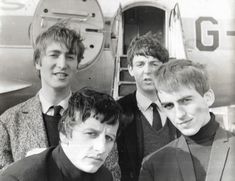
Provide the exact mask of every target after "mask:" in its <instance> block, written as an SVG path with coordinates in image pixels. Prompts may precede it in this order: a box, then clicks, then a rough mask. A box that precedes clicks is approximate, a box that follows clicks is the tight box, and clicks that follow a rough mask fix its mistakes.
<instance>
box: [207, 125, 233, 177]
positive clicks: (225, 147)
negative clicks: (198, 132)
mask: <svg viewBox="0 0 235 181" xmlns="http://www.w3.org/2000/svg"><path fill="white" fill-rule="evenodd" d="M228 151H229V140H228V136H227V133H226V131H224V130H223V129H222V128H221V127H219V129H218V130H217V132H216V135H215V138H214V142H213V144H212V148H211V154H210V160H209V164H208V169H207V176H206V181H216V180H221V176H222V174H223V170H224V167H225V163H226V158H227V155H228Z"/></svg>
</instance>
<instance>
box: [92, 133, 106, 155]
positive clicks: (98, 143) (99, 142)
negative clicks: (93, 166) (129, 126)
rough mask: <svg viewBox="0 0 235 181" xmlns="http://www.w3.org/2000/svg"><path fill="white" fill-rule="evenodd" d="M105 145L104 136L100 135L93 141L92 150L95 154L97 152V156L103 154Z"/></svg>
mask: <svg viewBox="0 0 235 181" xmlns="http://www.w3.org/2000/svg"><path fill="white" fill-rule="evenodd" d="M105 145H106V139H105V136H103V135H100V136H99V137H97V139H96V140H95V141H94V149H95V151H96V152H98V153H99V154H101V153H104V152H105V149H106V147H105Z"/></svg>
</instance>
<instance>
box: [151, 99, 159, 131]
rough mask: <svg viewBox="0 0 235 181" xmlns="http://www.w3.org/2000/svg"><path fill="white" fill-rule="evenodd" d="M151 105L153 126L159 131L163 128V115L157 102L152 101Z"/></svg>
mask: <svg viewBox="0 0 235 181" xmlns="http://www.w3.org/2000/svg"><path fill="white" fill-rule="evenodd" d="M150 106H151V107H152V108H153V128H154V129H155V130H157V131H158V130H160V129H161V128H162V122H161V117H160V114H159V112H158V110H157V109H158V106H157V104H155V103H152V104H151V105H150Z"/></svg>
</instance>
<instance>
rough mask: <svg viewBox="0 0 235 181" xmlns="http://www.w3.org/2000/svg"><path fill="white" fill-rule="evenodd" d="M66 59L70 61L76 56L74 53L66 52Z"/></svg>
mask: <svg viewBox="0 0 235 181" xmlns="http://www.w3.org/2000/svg"><path fill="white" fill-rule="evenodd" d="M66 59H67V60H70V61H73V60H75V59H76V56H75V55H74V54H68V55H66Z"/></svg>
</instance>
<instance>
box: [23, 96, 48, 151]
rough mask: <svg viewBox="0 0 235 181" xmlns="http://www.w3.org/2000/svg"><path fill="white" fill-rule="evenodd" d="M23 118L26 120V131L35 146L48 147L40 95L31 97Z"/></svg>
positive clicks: (24, 109)
mask: <svg viewBox="0 0 235 181" xmlns="http://www.w3.org/2000/svg"><path fill="white" fill-rule="evenodd" d="M22 119H24V121H22V122H25V131H26V132H27V134H28V137H30V138H33V139H31V141H32V143H31V144H32V145H33V146H34V147H48V141H47V136H46V131H45V127H44V123H43V117H42V108H41V103H40V101H39V97H38V95H36V96H35V97H34V98H32V99H30V101H29V102H28V103H27V104H26V105H25V106H24V108H23V110H22Z"/></svg>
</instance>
